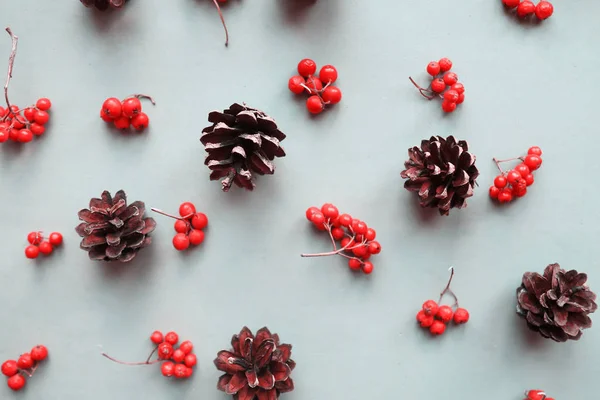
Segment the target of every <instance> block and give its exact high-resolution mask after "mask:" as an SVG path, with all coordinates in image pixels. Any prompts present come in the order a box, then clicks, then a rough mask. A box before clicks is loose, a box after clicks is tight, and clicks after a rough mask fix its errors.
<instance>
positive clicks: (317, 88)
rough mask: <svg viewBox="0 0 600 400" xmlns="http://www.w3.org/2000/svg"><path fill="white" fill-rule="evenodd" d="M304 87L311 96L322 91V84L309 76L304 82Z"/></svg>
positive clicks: (314, 77)
mask: <svg viewBox="0 0 600 400" xmlns="http://www.w3.org/2000/svg"><path fill="white" fill-rule="evenodd" d="M306 87H307V88H309V89H310V93H311V94H317V93H320V92H321V90H323V82H321V80H320V79H319V78H318V77H316V76H311V77H309V78H308V79H307V80H306Z"/></svg>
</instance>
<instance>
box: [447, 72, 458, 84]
mask: <svg viewBox="0 0 600 400" xmlns="http://www.w3.org/2000/svg"><path fill="white" fill-rule="evenodd" d="M456 82H458V75H456V74H455V73H454V72H446V73H445V74H444V83H445V84H446V85H448V86H452V85H454V84H455V83H456Z"/></svg>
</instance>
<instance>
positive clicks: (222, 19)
mask: <svg viewBox="0 0 600 400" xmlns="http://www.w3.org/2000/svg"><path fill="white" fill-rule="evenodd" d="M213 3H215V7H217V12H218V13H219V18H221V23H222V24H223V28H224V29H225V46H229V32H228V31H227V24H225V18H223V13H222V12H221V7H219V3H218V2H217V0H213Z"/></svg>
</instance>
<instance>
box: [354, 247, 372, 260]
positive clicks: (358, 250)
mask: <svg viewBox="0 0 600 400" xmlns="http://www.w3.org/2000/svg"><path fill="white" fill-rule="evenodd" d="M368 252H369V251H368V249H367V247H366V246H357V247H355V248H353V249H352V253H353V254H354V255H355V256H356V257H358V258H363V257H364V256H366V255H367V254H368Z"/></svg>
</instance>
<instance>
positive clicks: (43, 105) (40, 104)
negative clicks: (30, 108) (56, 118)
mask: <svg viewBox="0 0 600 400" xmlns="http://www.w3.org/2000/svg"><path fill="white" fill-rule="evenodd" d="M35 106H36V107H37V108H38V109H40V110H42V111H48V110H49V109H50V107H52V102H51V101H50V99H47V98H45V97H42V98H41V99H38V101H37V102H36V103H35Z"/></svg>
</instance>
